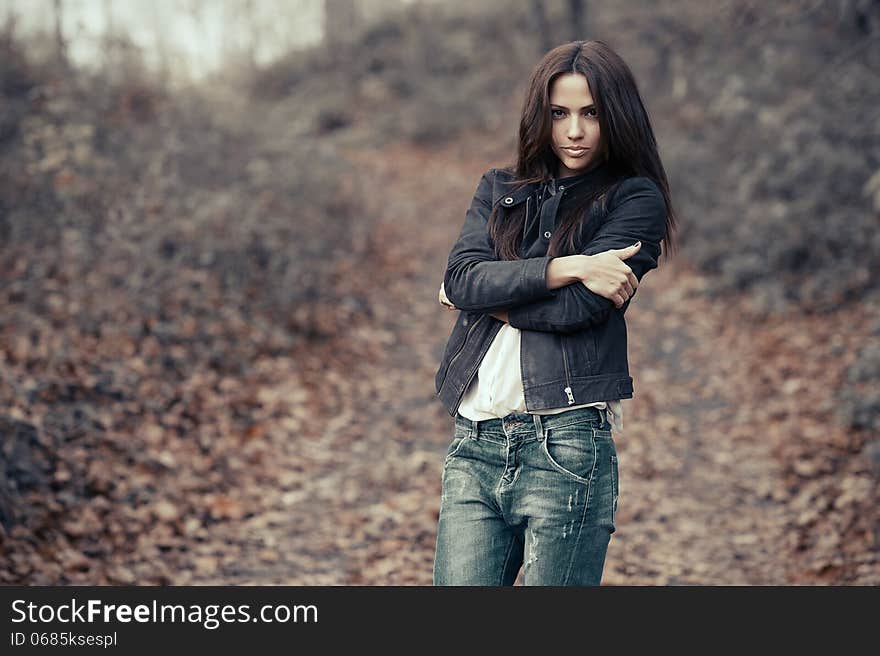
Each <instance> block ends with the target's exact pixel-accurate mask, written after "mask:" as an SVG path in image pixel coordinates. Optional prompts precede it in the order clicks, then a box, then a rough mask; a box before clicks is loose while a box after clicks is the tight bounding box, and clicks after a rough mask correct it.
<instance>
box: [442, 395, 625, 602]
mask: <svg viewBox="0 0 880 656" xmlns="http://www.w3.org/2000/svg"><path fill="white" fill-rule="evenodd" d="M617 495H618V472H617V449H616V447H615V445H614V440H613V439H612V436H611V425H610V424H609V423H608V419H607V416H606V414H605V410H602V409H597V408H577V409H575V410H569V411H566V412H562V413H559V414H555V415H532V414H528V413H512V414H509V415H507V416H506V417H504V418H502V419H488V420H485V421H472V420H470V419H467V418H466V417H463V416H462V415H460V414H456V417H455V432H454V435H453V439H452V442H451V443H450V445H449V448H448V449H447V451H446V459H445V461H444V465H443V478H442V495H441V499H440V516H439V521H438V530H437V545H436V551H435V554H434V571H433V576H434V585H469V586H476V585H479V586H499V585H513V584H514V582H515V581H516V578H517V576H518V575H519V571H520V568H521V567H522V566H523V563H525V569H524V570H523V581H522V582H523V584H524V585H556V586H562V585H598V584H599V583H600V581H601V579H602V570H603V568H604V566H605V552H606V550H607V548H608V542H609V540H610V538H611V534H612V533H614V515H615V512H616V511H617Z"/></svg>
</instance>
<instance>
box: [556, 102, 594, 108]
mask: <svg viewBox="0 0 880 656" xmlns="http://www.w3.org/2000/svg"><path fill="white" fill-rule="evenodd" d="M550 106H551V107H552V108H554V109H568V107H563V106H562V105H557V104H555V103H550ZM595 108H596V105H595V104H593V105H584V106H583V107H581V109H595Z"/></svg>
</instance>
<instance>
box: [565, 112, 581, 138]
mask: <svg viewBox="0 0 880 656" xmlns="http://www.w3.org/2000/svg"><path fill="white" fill-rule="evenodd" d="M566 136H568V138H569V139H571V140H572V141H574V140H575V139H580V138H581V137H582V136H584V127H583V125H581V117H580V116H579V115H572V117H571V119H569V121H568V133H567V135H566Z"/></svg>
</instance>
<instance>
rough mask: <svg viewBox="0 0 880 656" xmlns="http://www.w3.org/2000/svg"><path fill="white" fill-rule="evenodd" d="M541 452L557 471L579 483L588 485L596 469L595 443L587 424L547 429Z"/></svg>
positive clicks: (590, 428) (591, 430)
mask: <svg viewBox="0 0 880 656" xmlns="http://www.w3.org/2000/svg"><path fill="white" fill-rule="evenodd" d="M541 450H542V451H543V452H544V455H545V456H546V458H547V460H548V462H549V463H550V465H551V466H552V467H553V468H554V469H556V470H557V471H560V472H562V473H563V474H565V475H567V476H569V477H571V478H573V479H574V480H576V481H578V482H580V483H589V482H590V479H591V478H592V476H593V470H594V469H595V467H596V442H595V440H594V439H593V429H592V427H591V426H590V425H589V424H572V425H570V426H563V427H561V428H548V429H547V430H546V432H545V438H544V439H543V440H541Z"/></svg>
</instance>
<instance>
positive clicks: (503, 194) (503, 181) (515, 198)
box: [492, 162, 613, 208]
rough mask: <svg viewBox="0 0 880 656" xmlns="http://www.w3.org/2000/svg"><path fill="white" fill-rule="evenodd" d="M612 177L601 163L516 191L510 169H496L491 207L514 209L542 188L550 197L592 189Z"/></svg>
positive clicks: (605, 165)
mask: <svg viewBox="0 0 880 656" xmlns="http://www.w3.org/2000/svg"><path fill="white" fill-rule="evenodd" d="M612 177H613V172H612V171H611V168H610V167H609V166H608V164H607V163H605V162H603V163H602V164H600V165H599V166H597V167H595V168H592V169H590V170H589V171H587V172H585V173H578V174H577V175H572V176H567V177H563V178H550V179H549V180H547V181H545V182H543V183H537V182H535V183H530V184H527V185H524V186H522V187H519V188H518V189H517V188H516V184H517V179H516V176H515V175H514V173H513V172H512V171H511V170H510V168H504V169H497V175H496V177H495V184H494V186H493V189H492V207H493V208H494V207H495V205H498V204H499V203H500V204H501V205H502V206H503V207H516V206H517V205H518V204H519V203H521V202H523V201H524V200H525V199H526V198H528V197H529V196H530V195H531V194H533V193H534V192H535V190H537V189H538V188H540V187H542V186H543V187H546V188H547V189H549V190H550V192H551V194H552V195H555V194H556V192H557V191H558V192H561V194H562V195H564V194H565V192H566V190H567V189H571V188H574V187H576V186H581V185H583V186H589V187H592V186H594V185H596V184H601V183H603V182H606V181H608V180H610V179H611V178H612Z"/></svg>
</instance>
